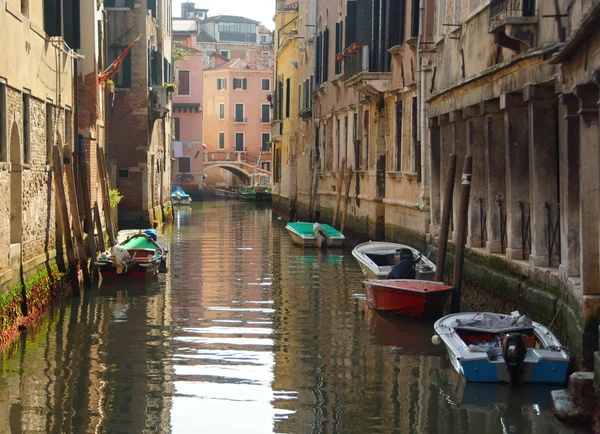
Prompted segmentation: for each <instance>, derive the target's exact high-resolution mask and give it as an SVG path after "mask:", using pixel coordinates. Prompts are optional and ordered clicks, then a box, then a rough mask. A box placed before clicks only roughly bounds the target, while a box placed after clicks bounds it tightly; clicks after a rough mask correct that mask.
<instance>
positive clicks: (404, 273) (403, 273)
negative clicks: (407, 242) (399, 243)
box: [388, 248, 415, 279]
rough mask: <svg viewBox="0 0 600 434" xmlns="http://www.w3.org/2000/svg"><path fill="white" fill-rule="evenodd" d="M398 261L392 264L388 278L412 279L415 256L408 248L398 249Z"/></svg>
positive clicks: (413, 276)
mask: <svg viewBox="0 0 600 434" xmlns="http://www.w3.org/2000/svg"><path fill="white" fill-rule="evenodd" d="M399 253H400V261H399V262H398V263H397V264H396V265H394V267H393V268H392V271H390V274H389V275H388V279H414V278H415V258H414V256H413V253H412V251H411V250H410V249H406V248H404V249H399Z"/></svg>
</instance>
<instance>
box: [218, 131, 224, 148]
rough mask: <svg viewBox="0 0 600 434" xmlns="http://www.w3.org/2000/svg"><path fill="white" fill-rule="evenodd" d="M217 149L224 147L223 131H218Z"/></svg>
mask: <svg viewBox="0 0 600 434" xmlns="http://www.w3.org/2000/svg"><path fill="white" fill-rule="evenodd" d="M219 149H225V133H224V132H223V131H221V132H220V133H219Z"/></svg>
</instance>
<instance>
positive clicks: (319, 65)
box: [274, 0, 429, 244]
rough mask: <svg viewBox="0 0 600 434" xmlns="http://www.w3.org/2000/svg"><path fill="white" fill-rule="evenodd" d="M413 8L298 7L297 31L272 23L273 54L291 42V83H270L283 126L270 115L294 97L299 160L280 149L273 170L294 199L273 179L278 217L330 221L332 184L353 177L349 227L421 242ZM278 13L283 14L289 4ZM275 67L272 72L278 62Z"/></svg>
mask: <svg viewBox="0 0 600 434" xmlns="http://www.w3.org/2000/svg"><path fill="white" fill-rule="evenodd" d="M388 3H389V5H388ZM418 4H419V3H418V2H401V1H391V2H371V1H370V0H369V1H366V0H364V1H363V0H350V1H348V2H342V3H341V4H338V2H334V1H322V2H316V1H311V0H300V1H299V2H298V24H297V27H296V28H295V29H290V28H289V27H290V26H289V25H286V23H287V22H286V23H283V22H282V23H278V26H277V29H276V35H277V38H278V39H277V40H278V41H279V42H278V43H279V44H280V45H281V44H282V41H284V40H285V38H286V35H287V34H288V33H289V32H290V31H291V32H296V33H297V44H298V49H297V52H294V56H293V57H294V60H295V62H296V63H297V65H298V66H297V71H298V74H297V76H296V77H291V78H290V81H289V83H288V78H287V77H285V78H283V79H282V80H283V81H279V82H278V83H277V84H276V86H277V87H276V97H277V100H278V101H277V102H276V107H275V113H276V116H275V118H276V122H278V121H279V120H282V119H285V118H287V117H288V113H287V111H286V112H285V113H282V112H281V111H278V105H282V106H284V107H286V108H287V106H288V105H289V103H288V102H287V99H288V98H289V99H290V101H291V100H293V99H295V98H297V103H295V104H294V105H295V106H297V109H298V113H299V116H300V117H301V119H302V122H300V123H299V128H295V129H294V130H295V131H296V138H295V142H296V143H297V144H298V147H297V148H296V149H294V151H293V153H294V154H295V155H297V156H298V158H296V159H293V160H292V159H291V156H292V150H291V149H290V150H288V151H287V152H286V151H285V150H284V149H283V148H282V150H281V152H282V155H281V160H277V161H276V163H275V167H276V168H279V165H281V174H282V176H286V175H283V174H286V173H288V172H289V173H292V172H293V171H294V170H296V171H297V174H296V175H294V177H295V178H294V179H293V180H292V181H291V183H292V184H294V185H295V186H296V187H295V188H296V193H294V194H290V193H291V191H292V189H291V188H290V187H285V186H283V185H278V184H279V181H277V179H278V178H279V177H277V176H276V177H275V178H276V181H275V186H274V191H280V197H278V198H276V199H275V201H276V202H277V201H279V202H281V204H282V205H281V207H282V208H286V209H288V208H292V209H298V210H306V211H307V212H308V211H311V212H312V211H313V210H314V209H318V210H319V211H320V215H321V216H323V215H327V217H326V218H330V217H331V215H332V214H333V210H334V208H335V207H336V201H337V191H336V189H337V186H338V185H343V183H342V184H340V183H338V181H339V177H340V176H342V171H343V172H345V173H348V172H349V169H350V168H352V177H351V180H350V182H351V186H350V203H349V207H350V208H351V212H349V221H348V224H349V227H351V228H352V230H355V231H357V232H359V233H367V234H369V236H370V237H372V238H383V237H388V238H395V239H400V240H403V241H406V242H412V243H417V244H423V243H424V234H425V233H426V232H427V230H428V226H429V224H428V219H429V208H428V206H429V205H428V204H429V196H428V194H429V190H428V177H427V158H423V155H424V153H425V152H426V147H425V141H426V140H425V139H424V138H423V137H422V136H423V134H422V133H423V131H422V128H421V126H422V125H423V122H424V121H423V119H422V116H421V113H422V110H423V105H424V101H423V99H422V98H421V97H419V92H420V90H421V88H419V86H418V84H419V74H420V73H421V69H420V58H418V57H417V40H418V36H419V30H420V28H421V27H420V21H421V20H424V19H425V16H424V15H423V14H421V13H420V12H421V11H419V9H418ZM278 8H279V10H280V11H282V12H281V13H283V11H285V10H286V9H287V8H289V4H288V3H286V2H279V3H278ZM392 17H393V18H392ZM283 53H284V51H281V52H279V51H278V56H281V55H282V54H283ZM283 55H284V54H283ZM276 60H277V68H278V70H279V68H280V64H282V63H286V62H287V60H283V59H280V58H279V57H278V58H277V59H276ZM282 68H285V66H282ZM276 79H278V80H279V77H276ZM288 85H289V87H290V89H289V90H288V89H287V86H288ZM292 95H293V96H292ZM297 117H298V116H296V118H297ZM274 128H275V130H277V129H278V128H281V127H280V126H279V125H277V124H276V125H274ZM274 135H275V137H277V134H275V133H274ZM290 161H293V164H295V165H296V166H297V169H290V167H289V166H290V163H289V162H290ZM275 170H278V169H275ZM315 172H316V173H317V175H314V174H315ZM313 175H314V176H313ZM345 176H348V175H345ZM313 178H315V180H314V181H313ZM344 182H347V181H344ZM315 185H316V187H315ZM313 200H314V204H313ZM309 208H310V209H309Z"/></svg>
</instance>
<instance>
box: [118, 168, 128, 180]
mask: <svg viewBox="0 0 600 434" xmlns="http://www.w3.org/2000/svg"><path fill="white" fill-rule="evenodd" d="M119 178H129V169H119Z"/></svg>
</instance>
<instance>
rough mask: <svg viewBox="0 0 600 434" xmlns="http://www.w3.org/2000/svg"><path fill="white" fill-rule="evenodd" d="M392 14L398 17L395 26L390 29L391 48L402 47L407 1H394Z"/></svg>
mask: <svg viewBox="0 0 600 434" xmlns="http://www.w3.org/2000/svg"><path fill="white" fill-rule="evenodd" d="M390 6H391V11H390V14H391V16H393V17H398V19H397V20H395V22H396V23H395V24H394V25H392V26H391V28H390V47H394V46H396V45H402V44H403V43H404V25H405V18H404V14H405V12H406V0H392V3H391V5H390Z"/></svg>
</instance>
